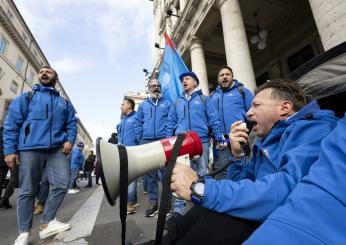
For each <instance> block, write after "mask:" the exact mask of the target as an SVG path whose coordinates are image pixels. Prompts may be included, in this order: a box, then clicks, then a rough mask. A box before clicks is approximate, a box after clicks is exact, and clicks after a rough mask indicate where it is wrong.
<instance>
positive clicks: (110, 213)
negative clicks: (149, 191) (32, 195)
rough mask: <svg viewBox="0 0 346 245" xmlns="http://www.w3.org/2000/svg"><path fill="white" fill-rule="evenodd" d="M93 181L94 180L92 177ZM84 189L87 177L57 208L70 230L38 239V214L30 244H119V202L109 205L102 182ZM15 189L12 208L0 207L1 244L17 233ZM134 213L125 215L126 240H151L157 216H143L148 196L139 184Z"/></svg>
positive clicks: (60, 218)
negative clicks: (136, 206) (68, 224)
mask: <svg viewBox="0 0 346 245" xmlns="http://www.w3.org/2000/svg"><path fill="white" fill-rule="evenodd" d="M93 182H94V183H95V180H94V179H93ZM94 183H93V187H92V188H84V187H83V186H85V185H86V184H87V182H86V180H82V181H80V182H77V184H78V186H80V192H78V193H76V194H73V195H71V194H66V196H65V199H64V201H63V203H62V205H61V207H60V209H59V211H58V214H57V216H56V217H57V219H58V220H60V221H62V222H69V223H70V224H71V227H72V228H71V230H69V231H66V232H63V233H60V234H58V235H56V236H52V237H50V238H47V239H45V240H40V239H39V236H38V231H39V229H38V226H39V215H36V216H35V217H34V222H33V228H32V230H31V234H32V239H31V241H32V242H31V244H54V245H59V244H89V245H93V244H95V245H96V244H97V245H102V244H104V245H108V244H121V222H120V218H119V206H118V204H117V205H115V206H114V207H111V206H110V205H109V204H108V202H107V200H106V198H105V196H104V193H103V188H102V185H100V186H96V185H95V184H94ZM17 192H18V189H16V190H15V193H14V195H13V196H12V197H11V199H10V202H11V204H12V206H13V207H12V208H11V209H0V220H1V223H0V230H1V237H0V244H1V245H10V244H13V242H14V240H15V239H16V237H17V236H18V233H17V232H18V231H17V218H16V201H15V200H16V196H17ZM138 201H139V203H140V206H139V207H138V208H137V213H136V214H133V215H128V216H127V232H126V240H128V241H131V242H132V243H139V242H141V241H144V240H146V239H154V238H155V232H156V222H157V215H156V216H155V217H153V218H146V217H145V216H144V214H145V209H146V208H147V205H148V200H147V195H144V194H143V188H142V185H140V186H138Z"/></svg>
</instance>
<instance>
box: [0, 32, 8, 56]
mask: <svg viewBox="0 0 346 245" xmlns="http://www.w3.org/2000/svg"><path fill="white" fill-rule="evenodd" d="M7 46H8V41H7V40H6V38H5V37H4V36H0V54H4V53H5V51H6V47H7Z"/></svg>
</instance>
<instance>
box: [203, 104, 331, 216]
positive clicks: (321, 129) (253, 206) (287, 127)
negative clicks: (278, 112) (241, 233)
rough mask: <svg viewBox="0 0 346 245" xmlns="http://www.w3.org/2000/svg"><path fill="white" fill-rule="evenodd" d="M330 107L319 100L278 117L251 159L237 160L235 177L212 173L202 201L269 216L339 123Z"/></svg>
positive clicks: (239, 213)
mask: <svg viewBox="0 0 346 245" xmlns="http://www.w3.org/2000/svg"><path fill="white" fill-rule="evenodd" d="M336 122H337V118H336V117H335V116H334V113H333V112H332V111H329V110H320V108H319V105H318V104H317V102H316V101H313V102H311V103H309V104H308V105H306V106H305V107H303V108H302V109H301V110H300V111H298V112H296V113H295V114H294V115H292V116H291V117H289V118H288V119H286V120H283V121H278V122H277V123H276V124H275V125H274V126H273V128H272V129H271V131H270V132H269V134H268V135H267V136H266V137H265V138H263V139H261V140H258V141H257V142H256V144H255V146H254V148H253V156H252V158H251V159H250V161H249V162H247V163H245V159H243V161H241V162H237V163H235V164H232V165H231V166H230V168H229V178H230V179H227V180H223V181H215V180H212V179H206V182H205V192H204V195H205V197H204V199H203V203H202V206H203V207H205V208H208V209H210V210H214V211H217V212H219V213H225V214H228V215H231V216H236V217H240V218H244V219H250V220H256V221H263V220H264V219H266V218H267V217H268V215H269V214H270V213H271V212H273V211H274V210H275V209H276V208H278V207H279V206H280V205H282V204H283V203H284V202H285V201H286V198H287V196H288V195H289V194H290V193H291V192H292V190H293V189H294V188H295V187H296V185H297V183H298V182H299V181H300V180H301V179H302V178H303V177H304V176H305V175H306V174H307V173H308V171H309V168H310V166H311V164H312V163H313V162H315V161H316V160H317V157H318V154H319V151H320V144H321V140H322V139H323V138H324V137H325V136H326V135H328V134H329V133H330V132H331V131H332V130H333V129H334V128H335V126H336Z"/></svg>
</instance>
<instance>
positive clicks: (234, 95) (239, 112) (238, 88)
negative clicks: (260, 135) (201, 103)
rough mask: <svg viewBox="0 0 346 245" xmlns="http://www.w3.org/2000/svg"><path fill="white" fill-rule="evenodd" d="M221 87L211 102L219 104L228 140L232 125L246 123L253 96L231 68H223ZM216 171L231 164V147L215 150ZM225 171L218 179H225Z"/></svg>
mask: <svg viewBox="0 0 346 245" xmlns="http://www.w3.org/2000/svg"><path fill="white" fill-rule="evenodd" d="M217 80H218V83H219V86H217V87H216V89H215V90H214V91H213V92H212V94H211V95H210V100H211V101H213V102H215V103H216V104H217V111H218V114H219V119H220V122H221V125H222V132H223V135H224V137H225V138H226V139H228V134H229V132H230V128H231V125H232V124H233V123H234V122H235V121H239V120H240V121H244V115H245V114H246V112H247V111H248V110H249V109H250V107H251V102H252V99H253V95H252V93H251V92H250V90H248V89H247V88H245V87H244V85H243V84H242V83H240V82H238V81H237V80H235V79H233V71H232V69H231V68H230V67H228V66H224V67H222V68H221V69H220V70H219V72H218V76H217ZM214 153H215V155H214V159H213V160H214V162H213V166H214V170H215V171H218V170H220V169H221V168H222V167H223V166H225V165H226V164H227V163H228V162H229V157H230V155H231V150H230V148H229V147H225V148H223V149H215V150H214ZM226 175H227V170H226V169H225V170H224V171H222V172H221V173H219V174H218V175H217V176H216V177H217V178H219V179H223V178H225V177H226Z"/></svg>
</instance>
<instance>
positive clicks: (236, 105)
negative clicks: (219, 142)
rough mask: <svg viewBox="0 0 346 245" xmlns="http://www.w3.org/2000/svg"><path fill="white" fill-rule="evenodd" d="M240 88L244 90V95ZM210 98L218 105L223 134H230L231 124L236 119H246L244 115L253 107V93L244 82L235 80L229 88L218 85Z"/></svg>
mask: <svg viewBox="0 0 346 245" xmlns="http://www.w3.org/2000/svg"><path fill="white" fill-rule="evenodd" d="M239 87H241V88H239ZM240 89H242V90H243V93H244V94H243V95H242V94H241V92H240ZM210 100H211V101H213V102H214V103H216V105H217V111H218V115H219V119H220V121H221V124H222V132H223V134H224V135H228V134H229V131H230V128H231V125H232V124H233V123H234V122H235V121H238V120H243V119H244V115H245V114H246V112H247V111H248V110H249V109H250V107H251V103H252V100H253V95H252V93H251V92H250V90H248V89H247V88H245V87H244V85H243V84H242V83H240V82H238V81H237V80H233V86H231V87H230V88H229V89H227V90H222V89H221V87H220V86H217V87H216V89H215V90H214V92H213V93H212V94H211V95H210Z"/></svg>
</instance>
